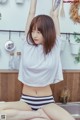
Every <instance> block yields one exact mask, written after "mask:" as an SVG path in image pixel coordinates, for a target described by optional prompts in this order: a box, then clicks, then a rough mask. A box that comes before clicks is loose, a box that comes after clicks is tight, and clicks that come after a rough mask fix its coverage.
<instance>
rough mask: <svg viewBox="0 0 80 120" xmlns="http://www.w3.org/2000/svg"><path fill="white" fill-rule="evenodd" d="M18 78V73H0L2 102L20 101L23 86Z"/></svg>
mask: <svg viewBox="0 0 80 120" xmlns="http://www.w3.org/2000/svg"><path fill="white" fill-rule="evenodd" d="M17 77H18V72H9V71H8V72H0V101H16V100H19V98H20V95H21V90H22V84H21V82H19V81H18V80H17Z"/></svg>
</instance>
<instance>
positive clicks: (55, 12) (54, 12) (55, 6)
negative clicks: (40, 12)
mask: <svg viewBox="0 0 80 120" xmlns="http://www.w3.org/2000/svg"><path fill="white" fill-rule="evenodd" d="M60 3H61V0H52V8H51V11H50V16H51V17H52V19H53V21H54V24H55V29H56V34H57V35H60V24H59V10H60Z"/></svg>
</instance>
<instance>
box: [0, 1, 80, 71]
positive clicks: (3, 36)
mask: <svg viewBox="0 0 80 120" xmlns="http://www.w3.org/2000/svg"><path fill="white" fill-rule="evenodd" d="M30 1H31V0H24V3H23V4H22V5H19V4H16V2H15V0H8V2H7V3H6V4H3V5H1V4H0V13H1V14H2V19H1V20H0V30H2V29H3V30H5V29H6V30H23V31H24V29H25V24H26V20H27V16H28V11H29V7H30ZM37 1H38V2H37V9H36V15H38V14H47V15H49V12H50V8H51V0H37ZM64 7H65V18H61V17H60V29H61V32H78V33H79V31H80V27H79V24H74V23H73V22H72V21H71V20H70V18H69V7H70V4H69V3H65V4H64ZM23 35H24V33H21V34H20V36H19V33H11V40H13V42H14V43H15V45H16V50H15V54H16V52H17V51H21V48H22V37H23ZM63 38H64V39H65V40H66V36H65V35H64V36H63ZM70 39H71V40H73V36H70ZM7 40H9V33H8V32H0V49H1V55H0V69H9V66H8V62H9V54H8V53H7V52H6V51H5V49H4V45H5V42H6V41H7ZM61 60H62V66H63V69H80V63H79V64H75V63H74V56H73V55H72V54H71V51H70V45H69V42H68V40H66V46H65V49H64V51H63V52H62V53H61Z"/></svg>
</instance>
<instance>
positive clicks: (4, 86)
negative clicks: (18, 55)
mask: <svg viewBox="0 0 80 120" xmlns="http://www.w3.org/2000/svg"><path fill="white" fill-rule="evenodd" d="M63 75H64V81H62V82H60V83H57V84H55V85H51V89H52V92H53V96H54V98H55V101H56V102H59V96H60V93H61V90H62V89H63V88H64V87H65V86H67V87H68V88H69V89H70V94H71V101H80V71H63ZM17 77H18V71H8V70H7V71H6V70H4V71H2V70H0V101H16V100H19V99H20V95H21V91H22V86H23V85H22V83H21V82H19V81H18V80H17Z"/></svg>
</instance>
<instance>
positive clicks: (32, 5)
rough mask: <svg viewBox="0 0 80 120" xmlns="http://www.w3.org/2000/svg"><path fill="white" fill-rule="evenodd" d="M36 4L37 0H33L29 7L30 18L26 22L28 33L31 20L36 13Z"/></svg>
mask: <svg viewBox="0 0 80 120" xmlns="http://www.w3.org/2000/svg"><path fill="white" fill-rule="evenodd" d="M36 4H37V0H31V4H30V9H29V13H28V18H27V23H26V28H25V34H26V35H27V33H28V30H29V26H30V23H31V20H32V19H33V17H34V15H35V11H36Z"/></svg>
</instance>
